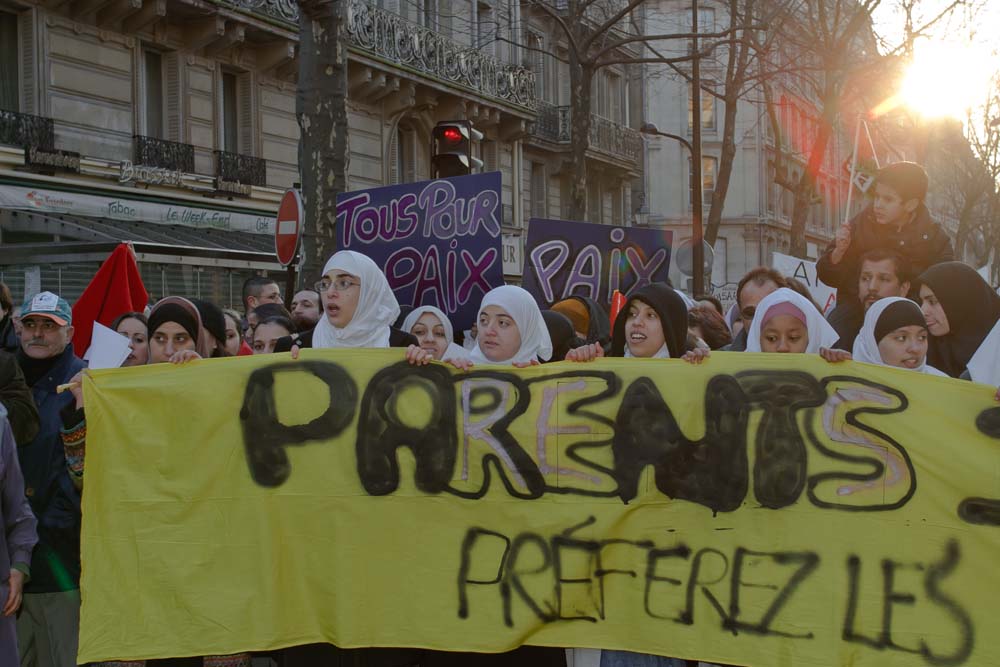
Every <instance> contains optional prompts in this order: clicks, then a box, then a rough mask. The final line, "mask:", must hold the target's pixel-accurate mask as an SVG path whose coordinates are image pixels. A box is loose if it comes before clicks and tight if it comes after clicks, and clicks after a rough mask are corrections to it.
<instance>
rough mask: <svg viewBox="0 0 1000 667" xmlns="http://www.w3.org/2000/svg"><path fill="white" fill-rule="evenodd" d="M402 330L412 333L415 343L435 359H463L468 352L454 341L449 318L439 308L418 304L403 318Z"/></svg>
mask: <svg viewBox="0 0 1000 667" xmlns="http://www.w3.org/2000/svg"><path fill="white" fill-rule="evenodd" d="M403 331H405V332H406V333H408V334H412V335H413V336H414V337H415V338H416V339H417V344H418V345H419V346H420V347H421V348H422V349H423V350H426V351H427V352H429V353H430V354H431V355H433V357H434V359H436V360H437V361H448V360H450V359H464V358H466V357H468V356H469V353H468V352H467V351H466V350H465V348H463V347H462V346H460V345H457V344H456V343H455V339H454V336H455V331H454V329H452V326H451V320H449V319H448V316H447V315H445V314H444V312H443V311H442V310H441V309H440V308H435V307H434V306H420V307H418V308H414V309H413V310H412V311H410V313H409V314H408V315H407V316H406V319H405V320H403Z"/></svg>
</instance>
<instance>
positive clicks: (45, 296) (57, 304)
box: [21, 292, 73, 327]
mask: <svg viewBox="0 0 1000 667" xmlns="http://www.w3.org/2000/svg"><path fill="white" fill-rule="evenodd" d="M31 315H37V316H39V317H47V318H49V319H50V320H52V321H53V322H55V323H56V324H58V325H59V326H61V327H64V326H66V325H67V324H72V323H73V310H72V309H71V308H70V307H69V302H68V301H66V299H64V298H62V297H61V296H59V295H58V294H53V293H52V292H39V293H38V294H36V295H35V296H33V297H31V298H30V299H27V300H25V302H24V305H23V306H21V319H22V320H23V319H24V318H26V317H30V316H31Z"/></svg>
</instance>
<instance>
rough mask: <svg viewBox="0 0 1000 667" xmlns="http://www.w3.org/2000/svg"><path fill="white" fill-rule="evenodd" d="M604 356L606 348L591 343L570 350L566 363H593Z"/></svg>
mask: <svg viewBox="0 0 1000 667" xmlns="http://www.w3.org/2000/svg"><path fill="white" fill-rule="evenodd" d="M603 356H604V348H603V347H602V346H601V344H600V343H591V344H590V345H584V346H583V347H578V348H575V349H572V350H570V351H569V352H567V353H566V361H593V360H594V359H600V358H601V357H603Z"/></svg>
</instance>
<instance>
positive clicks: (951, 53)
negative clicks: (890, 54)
mask: <svg viewBox="0 0 1000 667" xmlns="http://www.w3.org/2000/svg"><path fill="white" fill-rule="evenodd" d="M988 63H989V59H988V58H987V57H985V56H984V55H983V54H981V53H980V50H979V49H977V48H975V47H972V46H969V45H962V44H956V43H953V42H923V43H920V44H919V45H918V46H917V49H916V53H915V54H914V59H913V63H912V64H911V65H910V66H909V68H907V70H906V74H905V75H904V77H903V81H902V85H901V87H900V92H899V97H900V99H901V100H902V102H903V104H905V105H906V106H908V107H910V108H911V109H913V110H914V111H916V112H917V113H920V114H922V115H924V116H928V117H942V116H946V117H952V118H958V119H963V118H965V115H966V112H967V111H968V109H970V108H972V107H973V106H975V105H976V103H977V102H978V101H979V100H980V99H982V98H983V97H984V95H985V92H986V86H987V84H988V80H989V77H990V71H989V66H988Z"/></svg>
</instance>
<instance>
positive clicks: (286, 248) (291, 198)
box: [274, 190, 303, 266]
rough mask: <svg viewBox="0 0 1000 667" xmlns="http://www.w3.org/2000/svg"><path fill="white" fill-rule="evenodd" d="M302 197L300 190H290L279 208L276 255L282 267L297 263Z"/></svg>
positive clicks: (275, 242) (276, 229)
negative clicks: (296, 254)
mask: <svg viewBox="0 0 1000 667" xmlns="http://www.w3.org/2000/svg"><path fill="white" fill-rule="evenodd" d="M302 218H303V210H302V197H301V196H299V191H298V190H289V191H288V192H286V193H285V196H284V197H282V198H281V205H280V206H279V207H278V224H276V225H275V226H274V253H275V254H276V255H277V256H278V261H279V262H281V265H282V266H288V265H289V264H291V263H292V262H294V261H295V253H296V252H297V251H298V249H299V239H300V238H301V237H302Z"/></svg>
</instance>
